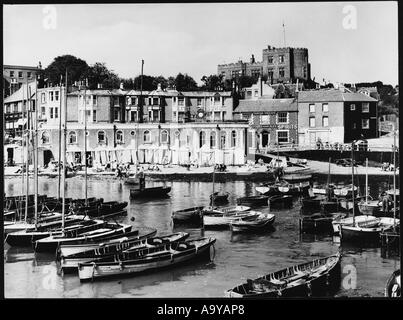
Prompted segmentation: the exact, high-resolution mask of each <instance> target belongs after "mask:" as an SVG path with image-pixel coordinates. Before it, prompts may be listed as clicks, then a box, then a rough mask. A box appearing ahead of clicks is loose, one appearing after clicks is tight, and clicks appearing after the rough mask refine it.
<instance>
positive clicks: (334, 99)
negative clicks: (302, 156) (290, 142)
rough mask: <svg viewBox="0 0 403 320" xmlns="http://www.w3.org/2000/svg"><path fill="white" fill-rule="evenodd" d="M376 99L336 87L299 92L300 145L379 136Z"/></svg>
mask: <svg viewBox="0 0 403 320" xmlns="http://www.w3.org/2000/svg"><path fill="white" fill-rule="evenodd" d="M377 102H378V101H377V100H376V99H374V98H371V97H369V96H367V95H365V94H361V93H353V92H346V91H341V90H337V89H328V90H312V91H301V92H299V93H298V141H299V145H300V146H303V147H306V148H312V149H315V148H316V145H317V143H318V142H320V143H324V144H325V143H328V144H335V143H340V144H343V143H350V142H351V141H353V140H363V139H370V138H375V137H376V135H377Z"/></svg>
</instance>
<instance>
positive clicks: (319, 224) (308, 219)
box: [299, 213, 346, 233]
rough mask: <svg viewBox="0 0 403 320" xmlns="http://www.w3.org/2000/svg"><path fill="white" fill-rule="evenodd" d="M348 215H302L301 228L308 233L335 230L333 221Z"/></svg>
mask: <svg viewBox="0 0 403 320" xmlns="http://www.w3.org/2000/svg"><path fill="white" fill-rule="evenodd" d="M345 217H346V213H331V214H323V213H314V214H312V215H309V216H305V217H300V220H299V221H300V230H301V231H302V232H308V233H322V232H329V233H331V232H333V225H332V222H333V221H334V220H337V219H342V218H345Z"/></svg>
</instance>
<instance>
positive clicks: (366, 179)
mask: <svg viewBox="0 0 403 320" xmlns="http://www.w3.org/2000/svg"><path fill="white" fill-rule="evenodd" d="M365 203H366V204H367V205H368V158H367V159H366V161H365Z"/></svg>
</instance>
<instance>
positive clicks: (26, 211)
mask: <svg viewBox="0 0 403 320" xmlns="http://www.w3.org/2000/svg"><path fill="white" fill-rule="evenodd" d="M25 108H26V110H27V122H26V123H27V130H26V132H25V134H26V139H25V143H26V152H27V161H26V162H25V170H26V174H27V180H26V190H25V217H24V221H25V222H27V218H28V196H29V133H30V132H29V131H30V130H29V112H30V110H29V93H28V79H27V100H26V104H25Z"/></svg>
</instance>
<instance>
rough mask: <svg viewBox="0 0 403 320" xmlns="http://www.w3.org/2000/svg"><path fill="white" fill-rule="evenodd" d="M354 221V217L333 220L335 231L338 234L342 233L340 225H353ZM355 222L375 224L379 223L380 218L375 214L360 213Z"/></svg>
mask: <svg viewBox="0 0 403 320" xmlns="http://www.w3.org/2000/svg"><path fill="white" fill-rule="evenodd" d="M353 223H354V218H353V217H347V218H340V219H335V220H333V221H332V226H333V232H334V233H336V234H340V226H341V225H350V226H352V225H353ZM355 223H358V224H361V223H362V224H363V225H368V226H369V225H373V224H377V223H378V219H377V218H376V217H374V216H367V215H360V216H356V217H355Z"/></svg>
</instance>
